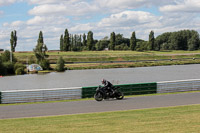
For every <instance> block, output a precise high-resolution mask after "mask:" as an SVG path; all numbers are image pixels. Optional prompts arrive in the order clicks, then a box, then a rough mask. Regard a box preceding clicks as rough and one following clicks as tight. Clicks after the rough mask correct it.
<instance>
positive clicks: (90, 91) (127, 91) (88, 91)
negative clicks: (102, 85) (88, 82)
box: [82, 83, 157, 98]
mask: <svg viewBox="0 0 200 133" xmlns="http://www.w3.org/2000/svg"><path fill="white" fill-rule="evenodd" d="M114 86H115V87H119V90H120V91H122V92H123V93H124V95H140V94H153V93H156V90H157V89H156V88H157V85H156V83H141V84H124V85H114ZM97 87H98V86H94V87H83V89H82V98H91V97H93V96H94V94H95V92H96V88H97Z"/></svg>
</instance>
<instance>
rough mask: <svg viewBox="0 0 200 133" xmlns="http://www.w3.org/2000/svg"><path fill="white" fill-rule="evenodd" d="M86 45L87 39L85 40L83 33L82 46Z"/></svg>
mask: <svg viewBox="0 0 200 133" xmlns="http://www.w3.org/2000/svg"><path fill="white" fill-rule="evenodd" d="M86 45H87V40H86V35H85V33H84V34H83V46H86Z"/></svg>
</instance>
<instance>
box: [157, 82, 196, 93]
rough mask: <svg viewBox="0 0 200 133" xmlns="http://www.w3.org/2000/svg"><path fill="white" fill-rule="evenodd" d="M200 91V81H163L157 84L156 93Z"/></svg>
mask: <svg viewBox="0 0 200 133" xmlns="http://www.w3.org/2000/svg"><path fill="white" fill-rule="evenodd" d="M197 90H200V79H190V80H177V81H165V82H158V83H157V93H170V92H184V91H197Z"/></svg>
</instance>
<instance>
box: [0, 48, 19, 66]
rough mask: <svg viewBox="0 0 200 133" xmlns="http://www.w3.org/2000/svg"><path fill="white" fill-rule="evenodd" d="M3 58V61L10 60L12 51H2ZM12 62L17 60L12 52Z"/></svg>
mask: <svg viewBox="0 0 200 133" xmlns="http://www.w3.org/2000/svg"><path fill="white" fill-rule="evenodd" d="M1 60H2V62H10V51H8V50H6V51H4V52H3V53H2V56H1ZM12 62H14V63H15V62H17V59H16V58H15V56H14V54H12Z"/></svg>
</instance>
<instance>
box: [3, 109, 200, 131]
mask: <svg viewBox="0 0 200 133" xmlns="http://www.w3.org/2000/svg"><path fill="white" fill-rule="evenodd" d="M199 110H200V105H191V106H179V107H169V108H156V109H143V110H131V111H118V112H105V113H92V114H79V115H65V116H54V117H39V118H23V119H6V120H0V125H1V126H0V132H2V133H13V132H15V133H25V132H29V133H32V132H34V133H35V132H38V133H51V132H52V133H54V132H56V133H64V132H67V133H108V132H113V133H133V132H140V133H147V132H148V133H149V132H152V133H169V132H170V133H191V132H195V133H197V132H200V111H199Z"/></svg>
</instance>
